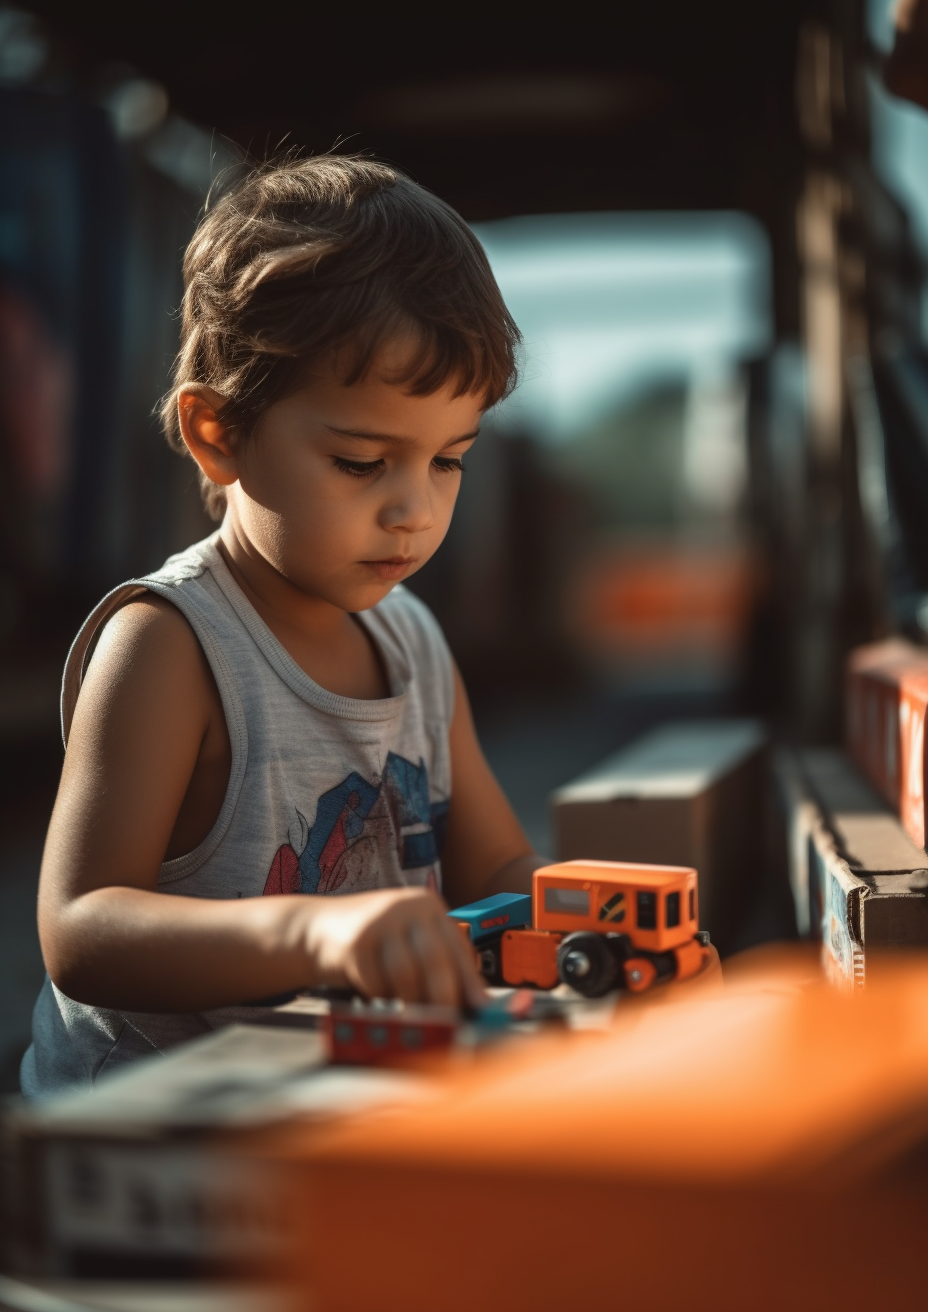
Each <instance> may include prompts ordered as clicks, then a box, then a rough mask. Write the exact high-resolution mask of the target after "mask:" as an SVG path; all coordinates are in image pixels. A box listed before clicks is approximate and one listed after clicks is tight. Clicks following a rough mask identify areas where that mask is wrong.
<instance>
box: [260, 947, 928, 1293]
mask: <svg viewBox="0 0 928 1312" xmlns="http://www.w3.org/2000/svg"><path fill="white" fill-rule="evenodd" d="M677 999H678V1001H677V1004H676V1005H671V1006H666V1005H665V1006H644V1007H640V1006H636V1005H631V1006H629V1007H622V1006H621V1005H620V1007H619V1010H618V1014H617V1018H616V1021H615V1024H614V1025H613V1027H612V1028H611V1029H610V1030H609V1031H607V1032H605V1033H597V1034H576V1033H574V1034H570V1035H558V1036H552V1037H551V1038H546V1039H541V1040H538V1041H536V1042H535V1043H525V1044H524V1045H512V1046H510V1047H509V1048H508V1049H506V1050H500V1051H499V1052H498V1053H497V1054H495V1055H493V1056H492V1057H490V1058H488V1059H487V1060H486V1061H484V1062H481V1063H480V1064H479V1065H475V1066H473V1067H471V1068H470V1069H463V1070H460V1071H458V1072H457V1073H452V1074H451V1075H450V1076H449V1077H448V1078H447V1080H445V1081H443V1082H442V1083H441V1084H440V1086H439V1088H438V1090H437V1092H436V1095H435V1097H434V1099H432V1100H431V1101H429V1102H427V1103H425V1104H423V1105H419V1106H417V1107H416V1108H414V1109H406V1110H403V1111H395V1112H391V1113H385V1114H380V1115H377V1116H371V1117H366V1118H365V1119H364V1120H363V1121H362V1120H357V1121H354V1122H352V1123H350V1124H348V1123H343V1124H342V1125H341V1126H339V1127H332V1128H331V1129H330V1130H328V1131H323V1132H322V1133H320V1132H319V1130H318V1129H316V1130H314V1131H312V1132H306V1133H304V1132H303V1131H302V1130H301V1129H300V1127H299V1126H297V1127H296V1128H291V1130H290V1131H289V1132H288V1135H287V1137H286V1140H285V1141H284V1142H283V1143H281V1144H279V1145H278V1151H279V1152H280V1153H282V1155H283V1156H284V1157H285V1158H287V1159H288V1160H289V1161H290V1162H291V1163H292V1164H294V1165H295V1166H296V1168H297V1169H296V1172H295V1174H294V1197H293V1200H292V1202H291V1207H290V1211H291V1216H292V1217H293V1220H294V1221H295V1223H296V1224H295V1230H296V1232H297V1234H298V1235H299V1238H298V1240H296V1242H295V1243H294V1251H293V1255H292V1273H293V1277H294V1279H295V1280H296V1282H297V1283H298V1285H299V1287H300V1288H301V1289H302V1290H305V1291H306V1295H307V1298H308V1299H309V1300H310V1301H309V1302H307V1307H309V1306H310V1305H311V1306H312V1308H314V1309H316V1312H336V1310H337V1312H347V1310H348V1309H352V1310H353V1312H354V1310H358V1312H360V1310H361V1309H366V1308H374V1307H376V1308H378V1309H384V1310H388V1309H394V1308H396V1309H400V1308H402V1309H404V1310H405V1312H414V1310H415V1309H420V1308H421V1309H423V1312H425V1310H426V1309H428V1312H436V1310H437V1309H443V1310H444V1312H453V1310H455V1309H459V1308H460V1309H467V1310H468V1312H473V1308H474V1307H475V1306H482V1307H487V1308H496V1307H500V1308H502V1307H509V1308H519V1309H521V1308H531V1309H544V1308H552V1309H553V1308H558V1309H559V1310H560V1309H562V1308H563V1307H564V1306H565V1305H571V1306H574V1305H577V1300H581V1302H580V1305H583V1301H584V1300H587V1299H596V1300H597V1302H596V1304H595V1306H599V1307H602V1306H612V1305H614V1304H615V1305H617V1304H618V1302H621V1303H622V1304H623V1305H626V1304H627V1305H630V1306H636V1305H646V1306H647V1307H648V1308H649V1309H650V1310H652V1312H654V1310H656V1309H662V1308H675V1309H676V1308H678V1307H679V1306H680V1305H681V1304H685V1305H687V1306H690V1307H704V1306H705V1307H711V1308H713V1309H719V1310H720V1312H721V1310H722V1309H732V1312H735V1310H737V1312H744V1310H745V1309H752V1312H763V1310H764V1309H767V1308H770V1309H773V1308H775V1307H776V1308H783V1307H787V1308H791V1309H800V1308H807V1307H808V1308H813V1307H814V1308H817V1309H827V1308H832V1307H839V1306H840V1307H841V1308H842V1309H854V1308H863V1307H865V1306H866V1307H873V1306H879V1305H889V1302H890V1300H891V1299H893V1298H906V1299H908V1300H909V1301H911V1300H912V1299H916V1298H917V1297H918V1296H919V1295H920V1293H921V1291H922V1290H923V1289H928V1271H926V1270H925V1269H924V1268H925V1261H924V1259H923V1258H922V1256H921V1254H922V1253H923V1251H924V1248H923V1242H922V1241H923V1235H924V1229H925V1224H926V1221H928V1198H926V1196H925V1188H924V1186H925V1183H926V1181H928V1171H926V1169H925V1154H924V1153H923V1152H920V1151H919V1150H920V1148H921V1145H923V1144H925V1143H926V1142H928V962H925V961H924V959H918V960H912V961H901V962H900V961H898V960H897V961H896V962H895V963H892V964H887V965H885V966H884V968H883V969H882V970H880V971H877V972H876V973H875V976H874V977H873V982H872V983H868V987H867V989H866V990H865V991H863V992H862V993H861V994H858V995H844V994H841V993H838V992H835V991H833V990H832V989H830V988H829V987H828V986H827V985H825V984H824V983H823V982H821V981H820V980H817V979H811V980H810V967H809V960H808V958H807V957H805V956H802V955H797V954H792V955H790V954H784V955H782V956H780V957H776V956H771V955H770V954H769V953H767V954H765V955H762V956H760V957H758V959H757V960H756V962H755V963H754V965H753V967H751V966H750V965H747V966H742V968H741V969H740V971H739V970H737V969H736V970H735V971H734V972H733V973H732V976H731V979H730V982H729V983H728V984H727V985H726V987H725V988H724V989H722V990H717V991H713V990H706V989H699V988H694V989H693V991H692V992H691V993H687V991H686V989H685V988H682V987H681V988H680V989H679V990H678V991H677ZM919 1162H920V1163H921V1164H920V1165H919ZM604 1300H606V1301H605V1302H604Z"/></svg>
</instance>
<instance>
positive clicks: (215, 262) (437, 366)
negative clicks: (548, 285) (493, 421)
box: [161, 154, 519, 519]
mask: <svg viewBox="0 0 928 1312" xmlns="http://www.w3.org/2000/svg"><path fill="white" fill-rule="evenodd" d="M184 287H185V291H184V301H183V316H182V324H181V346H180V351H179V353H178V356H177V359H176V361H175V364H174V373H173V379H174V386H173V387H172V389H171V391H170V392H169V393H168V394H167V395H166V396H165V398H164V400H163V402H162V405H161V419H162V423H163V425H164V429H165V433H166V435H167V438H168V441H169V442H170V443H171V445H172V446H174V447H176V448H177V449H178V450H181V451H184V450H186V448H185V447H184V444H183V441H182V439H181V435H180V428H179V425H178V421H177V392H178V389H179V387H180V386H181V385H182V384H185V383H203V384H206V385H207V386H209V387H211V388H213V389H214V390H215V391H217V392H218V393H219V394H220V395H221V396H224V397H226V398H228V403H227V405H226V406H225V407H224V409H223V414H222V417H223V418H224V419H225V420H226V421H227V422H228V423H230V424H231V425H234V426H235V427H237V428H238V429H239V430H240V431H241V433H242V435H243V436H245V437H247V436H249V435H250V433H251V431H252V430H253V428H254V426H255V424H256V423H257V421H258V419H259V418H260V416H261V414H262V412H263V411H264V410H266V409H267V408H268V406H270V405H272V404H273V403H274V402H275V401H278V400H280V399H281V398H282V397H283V396H285V395H286V394H287V393H288V392H290V391H292V390H293V389H294V388H295V387H297V386H299V384H300V382H301V380H302V379H303V377H304V376H305V373H306V370H307V368H308V367H311V366H312V364H313V363H314V362H316V361H320V360H323V359H328V358H332V357H333V356H336V357H337V358H338V359H339V361H340V362H342V361H343V362H344V379H345V382H346V383H348V384H351V383H354V382H358V381H359V380H360V379H361V378H363V377H364V375H365V373H366V372H367V370H368V369H369V368H370V366H371V364H372V363H373V361H374V359H375V357H376V356H377V354H378V351H379V350H380V348H381V347H382V346H383V345H384V344H385V342H386V341H387V339H388V338H390V337H392V336H395V335H397V334H398V333H409V334H410V335H411V337H412V340H413V341H414V342H415V343H417V346H416V349H415V350H414V351H413V352H412V355H411V357H410V360H409V362H408V366H407V368H406V369H405V371H404V376H402V377H396V378H395V379H393V380H392V381H396V382H397V383H398V384H401V385H405V386H406V387H407V388H408V389H409V391H410V392H411V393H413V394H416V395H427V394H429V393H432V392H435V391H437V390H438V389H439V388H441V387H443V386H444V385H446V384H448V383H451V384H453V386H454V388H455V395H457V396H460V395H463V394H464V393H468V392H475V393H482V395H483V396H484V398H485V402H486V405H487V407H489V406H491V405H494V404H495V403H496V402H497V401H499V400H500V399H502V397H504V396H506V395H508V393H509V392H510V391H511V390H512V388H513V386H514V385H515V381H516V361H515V352H516V348H517V346H518V343H519V330H518V329H517V328H516V325H515V323H514V322H513V320H512V317H511V315H510V314H509V312H508V310H507V309H506V306H505V304H504V302H503V298H502V296H501V294H500V291H499V288H498V287H497V285H496V281H495V279H494V277H493V274H492V272H491V271H490V266H489V263H488V262H487V258H486V255H485V254H484V252H483V248H482V247H481V246H480V243H479V242H478V241H477V239H476V237H475V236H474V234H473V233H472V232H471V230H470V229H469V228H468V226H467V225H466V224H465V222H464V220H463V219H462V218H461V217H460V215H459V214H457V213H456V212H455V211H454V210H453V209H452V208H451V207H450V206H449V205H446V204H445V203H444V201H441V200H439V199H438V197H437V196H434V195H432V194H431V193H430V192H428V191H426V190H425V189H424V188H423V187H420V186H418V185H417V184H416V183H414V182H412V181H410V179H409V178H406V177H404V176H403V174H402V173H399V172H398V171H397V170H396V169H393V168H389V167H388V166H387V165H385V164H380V163H378V162H377V161H375V160H372V159H366V158H363V157H358V156H350V155H332V154H329V155H319V156H315V157H313V158H309V159H288V160H285V161H283V162H282V163H274V164H266V165H262V166H260V167H259V168H257V169H255V170H254V171H253V172H251V173H250V174H249V175H248V176H247V177H246V178H245V179H244V180H243V181H241V182H239V183H238V184H237V185H235V186H233V187H231V188H229V189H228V190H227V191H225V193H224V194H222V195H221V196H220V198H219V199H218V201H216V202H215V203H208V204H207V212H206V214H205V217H204V218H203V220H202V222H201V223H200V226H199V227H198V229H197V231H196V233H195V234H194V237H193V240H192V241H191V243H190V245H189V247H188V248H187V253H186V256H185V258H184ZM200 481H201V487H202V490H203V499H204V502H205V504H206V508H207V510H208V511H209V512H210V514H211V515H212V516H213V517H214V518H216V519H218V518H220V517H221V515H222V511H223V507H224V505H225V493H224V490H223V489H222V488H220V487H217V486H216V485H215V484H213V483H211V482H210V481H209V480H208V479H206V478H205V477H204V476H203V475H202V474H201V478H200Z"/></svg>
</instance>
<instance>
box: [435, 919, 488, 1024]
mask: <svg viewBox="0 0 928 1312" xmlns="http://www.w3.org/2000/svg"><path fill="white" fill-rule="evenodd" d="M442 922H443V923H442V931H443V933H444V935H445V938H446V940H447V942H448V943H449V944H450V946H451V951H452V954H453V957H454V960H455V962H456V964H457V968H458V973H459V977H460V981H461V987H462V989H463V993H464V1000H465V1001H466V1002H467V1003H468V1005H469V1006H471V1007H474V1008H476V1009H478V1010H479V1009H480V1008H481V1007H485V1006H486V1003H487V993H486V988H485V986H484V983H483V976H482V975H481V974H480V972H479V971H478V970H477V965H476V962H475V961H474V950H473V948H472V947H471V946H470V945H469V944H468V943H465V941H464V938H463V936H462V934H461V931H460V930H459V929H458V927H457V926H456V925H455V924H453V923H452V921H451V920H449V919H448V917H447V916H443V917H442Z"/></svg>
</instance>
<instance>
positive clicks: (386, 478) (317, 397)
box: [227, 345, 483, 611]
mask: <svg viewBox="0 0 928 1312" xmlns="http://www.w3.org/2000/svg"><path fill="white" fill-rule="evenodd" d="M401 350H402V347H401V346H400V345H397V346H394V347H393V348H392V349H391V350H387V351H385V352H384V353H383V355H382V356H381V358H380V360H379V361H378V362H377V363H378V366H379V367H376V368H372V369H371V370H370V371H369V374H368V376H367V377H366V378H365V379H363V380H362V381H361V382H359V383H355V384H353V385H352V386H350V387H349V386H346V385H345V384H344V383H343V382H342V381H341V379H340V377H339V375H338V373H337V372H336V369H335V367H334V365H333V366H331V367H328V368H325V369H319V370H316V371H315V372H314V374H313V376H312V377H311V378H310V380H309V381H308V382H307V383H306V385H305V386H304V387H302V388H301V389H300V390H299V391H297V392H294V393H292V394H291V395H289V396H287V397H285V398H284V399H283V400H281V401H278V402H277V403H276V404H275V405H273V406H271V407H270V409H268V410H267V411H266V412H265V413H264V415H263V416H262V418H261V420H260V422H259V424H258V426H257V428H256V430H255V432H254V434H253V435H252V437H251V438H250V439H249V440H248V441H247V442H245V443H243V444H242V446H241V448H240V449H235V451H234V458H235V461H236V466H237V473H238V481H237V482H236V483H233V484H232V485H231V486H229V487H227V496H228V507H229V508H228V528H230V529H232V530H233V531H234V532H235V533H236V534H242V535H243V536H244V538H245V539H247V543H249V544H250V545H251V548H253V549H255V550H257V551H258V552H259V553H260V555H261V556H263V557H264V559H265V560H266V561H267V562H268V563H269V564H271V565H272V566H273V567H274V568H275V569H276V570H277V571H278V572H279V573H280V574H282V575H283V576H284V577H285V578H287V579H288V580H289V581H290V582H291V583H293V584H295V585H296V586H297V587H299V588H300V590H301V591H303V592H305V593H306V594H308V595H310V596H315V597H319V598H320V599H323V600H325V601H328V602H330V603H331V604H333V605H335V606H337V607H339V608H340V609H341V610H345V611H360V610H366V609H367V608H368V607H370V606H374V605H376V603H377V602H378V601H380V600H381V598H382V597H384V596H385V595H386V593H388V592H389V591H390V589H391V587H393V585H394V584H395V583H397V582H398V581H399V580H401V579H403V578H407V577H408V576H409V575H410V574H414V573H415V571H416V570H417V569H420V568H421V567H422V566H423V565H424V564H425V562H426V561H427V560H428V559H429V558H430V557H431V556H432V554H433V553H434V552H435V551H436V549H437V548H438V546H439V544H440V543H441V541H442V539H443V538H444V536H445V533H446V532H447V530H448V525H449V523H450V521H451V513H452V511H453V509H454V503H455V501H456V499H457V495H458V490H459V488H460V485H461V471H462V465H461V459H462V457H463V455H464V453H465V452H466V451H468V450H469V449H470V447H471V445H472V444H473V441H474V439H475V437H476V436H477V429H478V427H479V424H480V418H481V414H482V410H483V398H482V397H477V396H474V395H464V396H458V397H455V396H453V395H452V391H453V388H452V387H451V386H448V387H446V388H444V389H443V390H441V391H439V392H436V393H434V394H433V395H431V396H410V395H409V394H408V393H407V392H406V391H404V389H403V387H402V386H398V385H396V384H395V383H391V382H389V381H387V380H388V379H389V377H390V373H391V366H392V367H393V368H395V367H396V365H397V364H399V363H400V359H401V357H400V355H399V352H400V351H401ZM242 545H245V544H242Z"/></svg>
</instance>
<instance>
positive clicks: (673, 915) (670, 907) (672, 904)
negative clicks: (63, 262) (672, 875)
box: [666, 893, 680, 929]
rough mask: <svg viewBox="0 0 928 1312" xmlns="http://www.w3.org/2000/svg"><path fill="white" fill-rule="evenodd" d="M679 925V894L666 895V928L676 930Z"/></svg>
mask: <svg viewBox="0 0 928 1312" xmlns="http://www.w3.org/2000/svg"><path fill="white" fill-rule="evenodd" d="M679 923H680V894H679V893H668V894H667V920H666V924H667V928H668V929H676V927H677V925H679Z"/></svg>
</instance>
